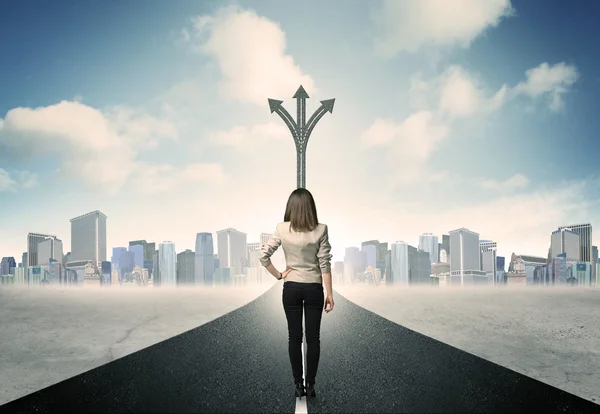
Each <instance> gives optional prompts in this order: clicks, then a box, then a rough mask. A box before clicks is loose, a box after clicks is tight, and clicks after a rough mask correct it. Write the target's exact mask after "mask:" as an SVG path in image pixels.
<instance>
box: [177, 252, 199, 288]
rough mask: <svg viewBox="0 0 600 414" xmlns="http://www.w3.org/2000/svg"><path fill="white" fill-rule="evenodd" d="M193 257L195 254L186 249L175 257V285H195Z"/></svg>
mask: <svg viewBox="0 0 600 414" xmlns="http://www.w3.org/2000/svg"><path fill="white" fill-rule="evenodd" d="M195 256H196V254H195V253H194V252H193V251H191V250H190V249H187V250H185V251H183V252H181V253H179V254H178V255H177V284H178V285H188V286H189V285H195V284H196V280H195V275H194V273H195V272H194V267H195V263H194V262H195Z"/></svg>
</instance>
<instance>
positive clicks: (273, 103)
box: [269, 99, 298, 141]
mask: <svg viewBox="0 0 600 414" xmlns="http://www.w3.org/2000/svg"><path fill="white" fill-rule="evenodd" d="M282 103H283V101H279V100H277V99H269V109H270V110H271V113H273V112H275V113H276V114H277V115H279V117H280V118H281V119H283V122H285V124H286V125H287V127H288V129H289V130H290V132H291V133H292V136H293V137H294V141H295V140H296V134H297V133H298V132H297V129H298V128H297V125H296V122H295V121H294V118H292V116H291V115H290V113H289V112H288V111H287V110H286V109H285V108H284V107H283V105H282Z"/></svg>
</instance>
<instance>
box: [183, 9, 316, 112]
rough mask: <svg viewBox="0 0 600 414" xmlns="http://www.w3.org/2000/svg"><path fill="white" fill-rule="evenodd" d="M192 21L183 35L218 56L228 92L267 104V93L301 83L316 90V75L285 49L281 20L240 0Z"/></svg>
mask: <svg viewBox="0 0 600 414" xmlns="http://www.w3.org/2000/svg"><path fill="white" fill-rule="evenodd" d="M193 24H194V26H193V36H190V35H189V32H188V31H187V30H186V31H184V32H182V33H184V34H183V35H182V38H183V39H186V38H187V39H188V40H189V41H190V42H192V45H193V46H192V47H193V48H194V49H195V50H197V51H200V52H202V53H205V54H207V55H210V56H213V57H214V58H215V59H216V61H217V63H218V65H219V68H220V70H221V74H222V77H223V78H222V83H221V88H222V93H223V94H224V96H225V97H226V98H228V99H236V100H241V101H247V102H253V103H256V104H259V105H265V102H266V100H267V98H278V97H287V96H288V95H289V94H290V93H293V92H294V91H295V90H296V89H297V88H298V86H299V85H303V86H304V88H305V89H306V90H308V91H313V92H315V91H316V88H315V87H314V81H313V79H312V78H311V77H310V76H308V75H306V74H304V73H303V72H302V70H301V69H300V67H299V66H298V65H297V64H296V63H295V62H294V59H293V57H292V56H290V55H288V54H286V51H285V48H286V39H285V33H284V32H283V30H282V29H281V27H280V26H279V24H277V23H275V22H273V21H271V20H269V19H267V18H265V17H262V16H258V15H257V14H256V13H255V12H253V11H251V10H244V9H242V8H240V7H238V6H229V7H225V8H223V9H220V10H219V11H218V12H216V13H215V14H214V15H202V16H198V17H196V18H194V20H193Z"/></svg>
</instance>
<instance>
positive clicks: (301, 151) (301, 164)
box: [269, 85, 335, 188]
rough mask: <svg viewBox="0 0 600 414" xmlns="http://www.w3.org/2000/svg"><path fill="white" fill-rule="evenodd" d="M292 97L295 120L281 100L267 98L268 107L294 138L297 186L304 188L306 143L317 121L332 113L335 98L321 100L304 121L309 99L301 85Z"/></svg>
mask: <svg viewBox="0 0 600 414" xmlns="http://www.w3.org/2000/svg"><path fill="white" fill-rule="evenodd" d="M292 98H293V99H296V120H294V119H293V118H292V116H291V115H290V113H289V112H288V111H287V110H286V109H285V108H284V107H283V105H282V104H283V101H280V100H278V99H270V98H269V109H270V110H271V113H273V112H275V113H277V115H279V117H280V118H281V119H282V120H283V122H285V124H286V125H287V127H288V129H289V130H290V132H291V133H292V138H294V143H295V144H296V162H297V181H298V188H305V184H306V145H307V144H308V138H309V137H310V134H311V133H312V131H313V129H314V128H315V126H316V125H317V122H319V120H320V119H321V118H323V116H324V115H325V114H326V113H327V112H329V113H333V105H334V103H335V99H327V100H324V101H321V106H320V107H319V109H317V110H316V111H315V112H314V113H313V114H312V115H311V117H310V119H309V120H308V122H306V100H307V99H309V96H308V93H306V90H304V87H302V85H300V87H299V88H298V90H297V91H296V93H295V94H294V96H293V97H292Z"/></svg>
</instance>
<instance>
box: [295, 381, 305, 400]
mask: <svg viewBox="0 0 600 414" xmlns="http://www.w3.org/2000/svg"><path fill="white" fill-rule="evenodd" d="M305 395H306V390H305V389H304V385H303V384H302V383H301V382H297V383H296V398H300V399H302V397H303V396H305Z"/></svg>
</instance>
